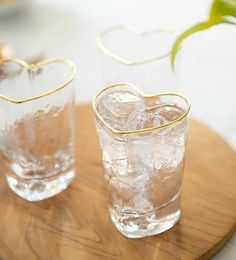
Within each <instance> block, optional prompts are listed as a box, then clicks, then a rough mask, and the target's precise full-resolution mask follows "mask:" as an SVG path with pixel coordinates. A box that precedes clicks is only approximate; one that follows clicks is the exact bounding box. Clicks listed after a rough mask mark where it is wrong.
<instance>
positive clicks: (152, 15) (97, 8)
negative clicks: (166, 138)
mask: <svg viewBox="0 0 236 260" xmlns="http://www.w3.org/2000/svg"><path fill="white" fill-rule="evenodd" d="M210 3H211V1H208V0H145V1H143V0H66V1H62V0H50V1H49V0H34V1H32V5H31V6H30V7H29V8H28V10H26V11H24V12H22V13H18V14H16V15H14V16H13V15H2V16H0V42H6V43H8V44H10V45H11V46H12V47H13V48H14V55H15V56H17V57H19V58H23V59H28V58H31V57H34V56H37V55H43V56H45V57H64V58H69V59H72V60H73V61H74V62H75V63H76V65H77V67H78V72H79V73H78V77H77V79H76V89H77V96H76V98H77V101H78V102H88V101H89V100H91V98H92V97H93V96H94V94H95V93H96V92H97V91H98V90H99V89H101V88H102V87H103V80H102V75H101V68H100V61H99V58H98V52H97V49H96V47H95V35H96V34H97V33H98V32H100V31H101V30H103V29H104V28H106V27H109V26H111V25H116V24H129V25H133V26H135V27H137V28H138V29H140V30H146V29H153V28H156V27H161V26H171V27H174V28H175V29H176V30H177V31H178V32H181V31H182V30H184V29H186V28H187V27H189V26H191V25H193V24H194V23H196V22H200V21H202V20H204V19H205V18H206V17H207V14H208V11H209V6H210ZM179 76H180V82H181V90H182V92H184V93H185V94H186V95H187V96H188V97H189V98H190V100H191V103H192V106H193V110H192V114H193V115H194V116H196V117H198V118H200V119H201V120H202V121H204V122H207V123H208V124H209V125H210V126H211V127H213V128H214V129H215V130H216V131H218V132H219V133H220V134H221V135H223V136H224V137H225V138H226V140H227V141H228V142H229V143H230V144H231V145H232V146H233V147H234V148H236V26H235V27H233V26H229V25H227V26H226V25H222V26H217V27H215V28H213V29H211V30H208V31H206V32H202V33H199V34H196V35H193V36H192V37H190V38H189V39H188V40H187V41H186V42H185V44H184V46H183V48H182V53H181V64H180V75H179ZM199 138H200V137H199ZM215 259H225V260H227V259H230V260H232V259H236V235H235V236H234V237H233V239H231V240H230V242H229V243H228V244H227V246H226V247H225V248H224V249H223V250H222V251H221V252H220V253H219V254H218V255H217V256H216V257H215Z"/></svg>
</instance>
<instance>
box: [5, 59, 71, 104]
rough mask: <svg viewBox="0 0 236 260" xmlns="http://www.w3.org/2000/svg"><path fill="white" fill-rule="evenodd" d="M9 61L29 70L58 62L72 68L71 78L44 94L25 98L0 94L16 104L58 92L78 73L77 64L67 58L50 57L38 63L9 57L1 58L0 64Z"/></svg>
mask: <svg viewBox="0 0 236 260" xmlns="http://www.w3.org/2000/svg"><path fill="white" fill-rule="evenodd" d="M7 62H13V63H16V64H18V65H21V66H22V67H24V68H27V69H29V70H33V69H39V68H41V67H43V66H45V65H48V64H52V63H57V62H61V63H64V64H67V65H68V66H69V67H70V68H71V75H70V77H69V79H68V80H66V81H65V83H63V84H61V85H59V86H57V87H55V88H53V89H52V90H50V91H47V92H45V93H43V94H40V95H37V96H33V97H30V98H25V99H13V98H9V97H7V96H4V95H0V99H3V100H5V101H9V102H11V103H15V104H21V103H24V102H29V101H33V100H36V99H39V98H42V97H45V96H49V95H51V94H53V93H54V92H57V91H59V90H61V89H63V88H65V87H66V86H67V85H69V84H70V83H71V82H72V81H73V80H74V78H75V75H76V66H75V64H74V63H73V62H72V61H70V60H67V59H48V60H44V61H40V62H38V63H34V64H30V63H28V62H26V61H23V60H20V59H17V58H7V59H0V66H1V65H2V64H3V63H7Z"/></svg>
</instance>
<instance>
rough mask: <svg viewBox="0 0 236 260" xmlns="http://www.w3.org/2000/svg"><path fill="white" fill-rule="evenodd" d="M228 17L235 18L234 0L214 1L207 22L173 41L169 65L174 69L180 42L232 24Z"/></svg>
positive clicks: (235, 4) (192, 28)
mask: <svg viewBox="0 0 236 260" xmlns="http://www.w3.org/2000/svg"><path fill="white" fill-rule="evenodd" d="M228 17H236V0H214V1H213V3H212V6H211V10H210V15H209V19H208V21H205V22H202V23H199V24H196V25H194V26H193V27H191V28H189V29H188V30H186V31H185V32H183V33H182V34H181V35H180V36H179V37H178V38H177V40H176V41H175V43H174V45H173V47H172V52H171V64H172V67H173V69H174V63H175V58H176V55H177V53H178V51H179V49H180V47H181V45H182V42H183V41H184V40H185V39H186V38H187V37H189V36H190V35H191V34H193V33H196V32H200V31H203V30H206V29H209V28H210V27H212V26H215V25H217V24H220V23H228V24H234V25H236V23H234V22H231V21H230V20H229V19H228Z"/></svg>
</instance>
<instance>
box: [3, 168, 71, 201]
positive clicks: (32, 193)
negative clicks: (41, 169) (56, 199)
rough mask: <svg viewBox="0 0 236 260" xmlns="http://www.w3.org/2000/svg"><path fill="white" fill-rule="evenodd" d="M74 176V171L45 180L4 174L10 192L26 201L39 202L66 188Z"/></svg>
mask: <svg viewBox="0 0 236 260" xmlns="http://www.w3.org/2000/svg"><path fill="white" fill-rule="evenodd" d="M74 176H75V170H74V169H70V170H68V171H66V172H63V173H60V174H57V175H56V176H53V177H51V178H45V179H23V178H19V177H17V176H16V175H14V174H13V173H7V174H6V178H7V182H8V185H9V187H10V188H11V190H13V191H14V192H15V193H16V194H17V195H19V196H20V197H22V198H23V199H26V200H28V201H40V200H44V199H47V198H50V197H53V196H55V195H56V194H58V193H60V192H61V191H63V190H65V189H66V188H67V187H68V185H69V184H70V183H71V181H72V180H73V178H74Z"/></svg>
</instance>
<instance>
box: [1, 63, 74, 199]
mask: <svg viewBox="0 0 236 260" xmlns="http://www.w3.org/2000/svg"><path fill="white" fill-rule="evenodd" d="M75 70H76V69H75V66H74V64H73V63H72V62H71V61H68V60H63V59H53V60H47V61H43V62H40V63H38V64H36V65H29V64H27V63H26V62H24V61H21V60H18V59H5V60H1V61H0V79H1V81H0V93H1V96H0V106H1V109H0V116H1V121H0V150H1V153H2V154H3V157H4V162H5V172H4V173H5V176H6V179H7V183H8V185H9V187H10V188H11V189H12V190H13V191H14V192H15V193H16V194H18V195H19V196H21V197H22V198H24V199H26V200H29V201H39V200H43V199H46V198H49V197H52V196H54V195H56V194H58V193H59V192H61V191H62V190H64V189H66V188H67V186H68V185H69V183H70V182H71V181H72V179H73V177H74V175H75V165H74V163H75V157H74V134H75V125H74V86H73V84H72V81H73V79H74V77H75Z"/></svg>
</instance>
